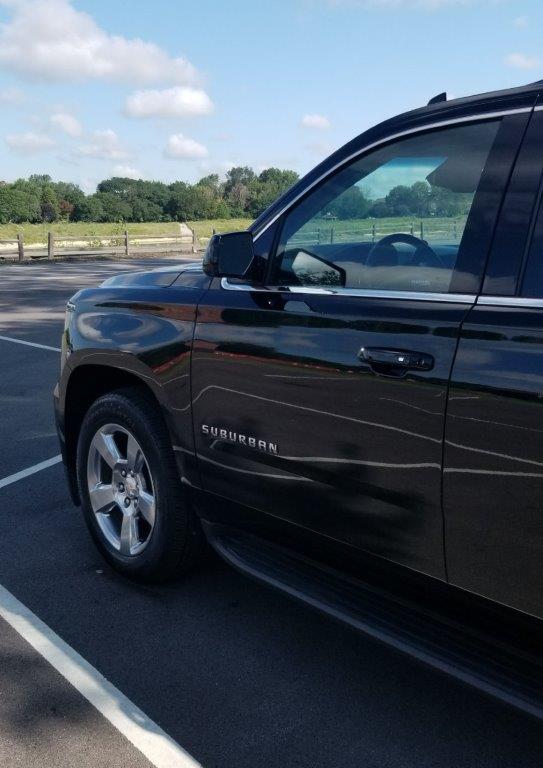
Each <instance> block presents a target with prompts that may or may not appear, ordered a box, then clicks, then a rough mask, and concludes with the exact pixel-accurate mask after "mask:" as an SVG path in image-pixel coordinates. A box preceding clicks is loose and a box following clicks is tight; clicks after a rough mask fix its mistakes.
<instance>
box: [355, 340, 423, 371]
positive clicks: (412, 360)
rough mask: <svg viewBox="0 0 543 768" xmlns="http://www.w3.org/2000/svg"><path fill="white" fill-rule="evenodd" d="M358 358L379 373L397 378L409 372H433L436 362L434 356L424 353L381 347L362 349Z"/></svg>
mask: <svg viewBox="0 0 543 768" xmlns="http://www.w3.org/2000/svg"><path fill="white" fill-rule="evenodd" d="M358 357H359V359H360V360H362V362H364V363H367V364H368V365H369V366H370V368H372V369H373V370H375V371H376V372H377V373H389V375H395V376H398V375H399V374H401V373H407V371H431V370H432V368H433V367H434V362H435V361H434V358H433V357H432V355H428V354H426V353H424V352H412V351H411V350H404V349H385V348H380V347H362V349H361V350H360V352H359V353H358ZM387 369H389V370H387Z"/></svg>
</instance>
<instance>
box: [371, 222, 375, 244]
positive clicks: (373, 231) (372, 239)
mask: <svg viewBox="0 0 543 768" xmlns="http://www.w3.org/2000/svg"><path fill="white" fill-rule="evenodd" d="M371 242H372V243H374V242H375V224H372V226H371Z"/></svg>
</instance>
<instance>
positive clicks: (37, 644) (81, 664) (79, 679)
mask: <svg viewBox="0 0 543 768" xmlns="http://www.w3.org/2000/svg"><path fill="white" fill-rule="evenodd" d="M0 617H2V618H3V619H5V620H6V621H7V623H8V624H9V625H10V626H11V627H13V629H14V630H15V631H16V632H18V633H19V635H20V636H21V637H22V638H23V639H24V640H26V642H27V643H29V644H30V645H31V646H32V647H33V648H34V649H35V650H36V651H37V652H38V653H39V654H40V655H41V656H42V657H43V658H44V659H45V660H46V661H48V662H49V664H51V666H53V667H54V668H55V669H56V670H57V671H58V672H60V674H61V675H62V677H63V678H64V679H65V680H67V681H68V682H69V683H70V684H71V685H73V687H74V688H75V689H76V690H78V691H79V693H81V694H82V695H83V696H84V697H85V698H86V699H87V701H89V702H90V703H91V704H92V706H93V707H95V708H96V709H97V710H98V712H100V714H102V715H103V716H104V717H105V718H106V719H107V720H109V722H110V723H111V724H112V725H113V726H114V727H115V728H116V729H117V730H118V731H119V732H120V733H121V734H122V735H123V736H124V737H125V738H127V739H128V740H129V741H130V742H131V743H132V744H133V745H134V746H135V747H136V749H138V750H139V751H140V752H141V753H142V754H143V755H144V756H145V757H146V758H147V759H148V760H149V762H150V763H151V764H152V765H154V766H156V768H202V766H201V764H200V763H198V762H197V761H196V760H195V759H194V758H193V757H191V755H189V753H188V752H186V751H185V750H184V749H183V748H182V747H180V746H179V744H177V743H176V742H175V741H174V740H173V739H172V738H170V737H169V736H168V734H167V733H165V732H164V731H163V730H162V728H160V727H159V726H158V725H157V724H156V723H154V722H153V721H152V720H151V719H150V718H148V717H147V715H146V714H145V713H144V712H142V711H141V709H139V708H138V707H136V705H135V704H133V703H132V702H131V701H130V700H129V699H128V698H127V697H126V696H125V695H124V694H123V693H121V691H119V690H118V689H117V688H115V686H114V685H112V684H111V683H110V682H109V681H108V680H106V678H105V677H104V676H103V675H101V674H100V672H98V670H97V669H95V668H94V667H93V666H91V665H90V664H89V663H88V661H85V659H84V658H83V657H82V656H80V655H79V654H78V653H77V651H75V650H74V649H73V648H72V647H71V646H69V645H68V644H67V643H65V642H64V640H62V639H61V638H60V637H59V636H58V635H57V634H56V633H55V632H53V630H52V629H51V628H50V627H48V626H47V624H44V622H43V621H42V620H41V619H39V618H38V617H37V616H36V615H35V614H33V613H32V611H30V610H29V609H28V608H27V607H26V606H25V605H23V604H22V603H21V602H20V601H19V600H17V598H16V597H14V595H12V594H11V592H8V590H7V589H5V588H4V587H2V586H0Z"/></svg>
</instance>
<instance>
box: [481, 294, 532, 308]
mask: <svg viewBox="0 0 543 768" xmlns="http://www.w3.org/2000/svg"><path fill="white" fill-rule="evenodd" d="M477 304H482V305H483V306H485V307H519V308H522V307H525V308H527V309H530V308H535V309H543V299H530V298H528V297H524V296H479V298H478V299H477Z"/></svg>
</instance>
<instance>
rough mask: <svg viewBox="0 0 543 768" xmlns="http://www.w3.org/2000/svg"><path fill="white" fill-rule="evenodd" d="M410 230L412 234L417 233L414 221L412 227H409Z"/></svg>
mask: <svg viewBox="0 0 543 768" xmlns="http://www.w3.org/2000/svg"><path fill="white" fill-rule="evenodd" d="M409 232H410V233H411V234H412V235H414V234H415V225H414V224H413V222H411V226H410V228H409Z"/></svg>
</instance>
